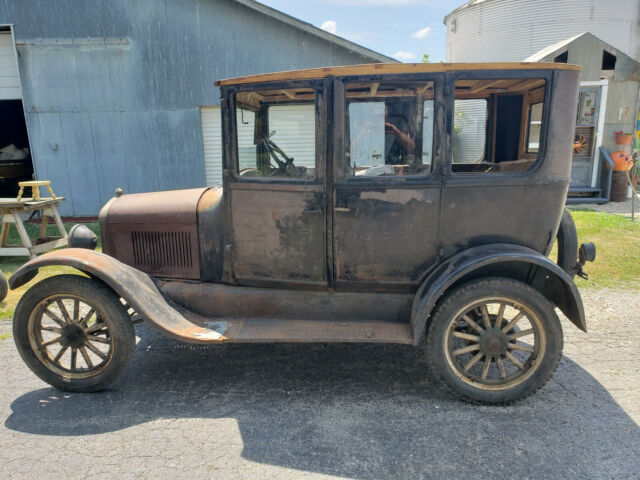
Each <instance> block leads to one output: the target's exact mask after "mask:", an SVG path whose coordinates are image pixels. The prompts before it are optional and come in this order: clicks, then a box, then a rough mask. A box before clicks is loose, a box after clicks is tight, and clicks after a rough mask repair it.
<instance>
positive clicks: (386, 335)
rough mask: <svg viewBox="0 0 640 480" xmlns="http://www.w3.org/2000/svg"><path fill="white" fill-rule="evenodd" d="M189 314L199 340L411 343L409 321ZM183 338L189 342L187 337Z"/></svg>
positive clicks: (224, 341) (218, 341)
mask: <svg viewBox="0 0 640 480" xmlns="http://www.w3.org/2000/svg"><path fill="white" fill-rule="evenodd" d="M185 317H186V318H188V319H189V317H191V318H190V319H191V320H192V321H194V323H195V324H197V325H198V327H200V328H199V329H197V330H194V331H193V340H194V341H195V342H197V343H288V342H291V343H296V342H297V343H300V342H302V343H319V342H346V343H402V344H411V343H412V341H413V336H412V335H411V328H410V326H409V324H408V323H395V322H380V321H372V322H367V321H355V322H337V321H332V320H280V319H249V320H242V319H237V318H227V319H224V318H220V319H209V320H205V321H204V322H203V321H202V320H203V319H201V318H194V317H195V316H192V315H190V314H188V313H186V314H185ZM182 340H183V341H188V340H187V339H185V338H184V337H183V339H182Z"/></svg>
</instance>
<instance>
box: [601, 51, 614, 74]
mask: <svg viewBox="0 0 640 480" xmlns="http://www.w3.org/2000/svg"><path fill="white" fill-rule="evenodd" d="M615 68H616V56H615V55H614V54H613V53H609V52H607V51H606V50H603V51H602V70H615Z"/></svg>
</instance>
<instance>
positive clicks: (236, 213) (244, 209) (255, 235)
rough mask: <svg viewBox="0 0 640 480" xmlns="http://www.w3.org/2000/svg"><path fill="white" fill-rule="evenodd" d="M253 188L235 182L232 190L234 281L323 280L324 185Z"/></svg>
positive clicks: (324, 258) (324, 267) (314, 281)
mask: <svg viewBox="0 0 640 480" xmlns="http://www.w3.org/2000/svg"><path fill="white" fill-rule="evenodd" d="M245 187H246V188H245ZM251 187H252V185H246V186H245V185H240V184H236V185H233V186H232V191H231V205H232V207H231V217H232V220H231V222H232V225H231V228H232V231H233V256H234V272H235V277H236V279H237V280H238V281H239V282H241V283H252V282H254V281H258V282H264V281H279V282H305V283H316V284H317V283H321V284H324V283H325V282H326V255H325V217H324V209H323V203H324V195H323V192H322V187H321V186H319V185H308V186H307V187H306V188H305V187H304V186H302V185H300V186H290V185H282V186H276V185H255V186H253V187H254V188H256V189H253V188H251ZM249 188H251V189H249ZM258 188H259V189H258Z"/></svg>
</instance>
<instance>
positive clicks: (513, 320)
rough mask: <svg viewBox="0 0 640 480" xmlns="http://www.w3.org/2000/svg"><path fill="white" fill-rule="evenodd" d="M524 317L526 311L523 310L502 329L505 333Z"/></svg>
mask: <svg viewBox="0 0 640 480" xmlns="http://www.w3.org/2000/svg"><path fill="white" fill-rule="evenodd" d="M522 317H524V312H523V311H522V310H521V311H520V312H519V313H518V314H517V315H516V316H515V317H513V318H512V319H511V321H510V322H509V323H507V326H506V327H504V328H503V329H502V331H503V332H504V333H507V332H508V331H509V330H511V329H512V328H513V327H515V326H516V323H518V322H519V321H520V320H522Z"/></svg>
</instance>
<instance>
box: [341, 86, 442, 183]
mask: <svg viewBox="0 0 640 480" xmlns="http://www.w3.org/2000/svg"><path fill="white" fill-rule="evenodd" d="M433 93H434V85H433V82H402V83H380V82H362V83H351V84H349V85H347V89H346V116H347V118H346V123H345V124H346V129H347V132H346V135H345V142H346V149H345V150H346V158H347V161H346V162H345V163H346V165H345V169H346V171H345V176H347V177H380V176H410V175H426V174H428V173H429V172H430V171H431V160H432V148H433V119H434V109H433Z"/></svg>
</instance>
